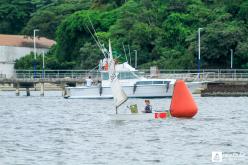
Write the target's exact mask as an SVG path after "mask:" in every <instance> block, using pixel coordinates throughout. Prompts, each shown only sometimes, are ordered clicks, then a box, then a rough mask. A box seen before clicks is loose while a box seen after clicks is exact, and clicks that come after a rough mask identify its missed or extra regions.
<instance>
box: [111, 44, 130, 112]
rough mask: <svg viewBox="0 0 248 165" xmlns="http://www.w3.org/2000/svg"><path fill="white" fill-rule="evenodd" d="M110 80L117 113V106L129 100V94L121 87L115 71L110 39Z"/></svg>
mask: <svg viewBox="0 0 248 165" xmlns="http://www.w3.org/2000/svg"><path fill="white" fill-rule="evenodd" d="M108 61H109V70H108V72H109V80H110V86H111V90H112V94H113V97H114V104H115V107H116V113H117V108H118V107H120V106H121V105H122V104H123V103H125V102H126V101H127V95H126V94H125V92H124V91H123V89H122V88H121V85H120V82H119V80H118V78H117V75H116V71H115V61H114V59H113V54H112V47H111V42H110V40H109V60H108Z"/></svg>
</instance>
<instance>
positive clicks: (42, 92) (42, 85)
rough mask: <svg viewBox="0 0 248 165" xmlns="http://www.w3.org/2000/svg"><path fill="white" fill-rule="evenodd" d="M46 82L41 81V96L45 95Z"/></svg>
mask: <svg viewBox="0 0 248 165" xmlns="http://www.w3.org/2000/svg"><path fill="white" fill-rule="evenodd" d="M44 90H45V83H44V82H42V83H40V96H44Z"/></svg>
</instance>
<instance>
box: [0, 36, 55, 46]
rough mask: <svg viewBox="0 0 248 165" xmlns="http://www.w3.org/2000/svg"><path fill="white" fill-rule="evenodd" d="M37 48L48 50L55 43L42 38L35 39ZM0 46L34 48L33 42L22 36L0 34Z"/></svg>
mask: <svg viewBox="0 0 248 165" xmlns="http://www.w3.org/2000/svg"><path fill="white" fill-rule="evenodd" d="M35 41H36V47H37V48H50V47H51V46H52V45H54V44H55V43H56V42H55V41H53V40H50V39H47V38H44V37H36V40H35ZM0 46H16V47H31V48H32V47H34V40H33V38H31V37H28V36H23V35H6V34H0Z"/></svg>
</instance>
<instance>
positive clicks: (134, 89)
mask: <svg viewBox="0 0 248 165" xmlns="http://www.w3.org/2000/svg"><path fill="white" fill-rule="evenodd" d="M136 89H137V84H136V83H135V84H134V86H133V94H134V93H135V92H136Z"/></svg>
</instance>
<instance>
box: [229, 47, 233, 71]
mask: <svg viewBox="0 0 248 165" xmlns="http://www.w3.org/2000/svg"><path fill="white" fill-rule="evenodd" d="M230 51H231V69H232V68H233V49H230Z"/></svg>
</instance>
